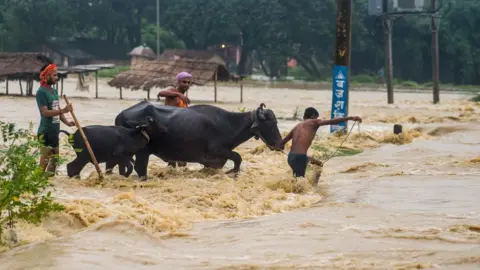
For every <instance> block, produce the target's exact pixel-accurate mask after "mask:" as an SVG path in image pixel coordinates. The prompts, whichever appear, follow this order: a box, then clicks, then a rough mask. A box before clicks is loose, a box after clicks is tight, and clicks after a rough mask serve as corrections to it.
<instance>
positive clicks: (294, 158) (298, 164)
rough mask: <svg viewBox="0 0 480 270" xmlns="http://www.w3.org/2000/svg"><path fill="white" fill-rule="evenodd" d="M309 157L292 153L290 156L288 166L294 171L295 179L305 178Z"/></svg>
mask: <svg viewBox="0 0 480 270" xmlns="http://www.w3.org/2000/svg"><path fill="white" fill-rule="evenodd" d="M307 164H308V157H307V155H306V154H297V153H292V152H290V153H289V154H288V165H290V168H292V170H293V175H294V176H295V177H305V171H306V170H307Z"/></svg>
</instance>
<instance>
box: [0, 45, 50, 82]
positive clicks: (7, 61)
mask: <svg viewBox="0 0 480 270" xmlns="http://www.w3.org/2000/svg"><path fill="white" fill-rule="evenodd" d="M52 62H53V61H52V60H51V59H50V58H48V57H46V56H45V55H43V54H41V53H36V52H21V53H5V52H2V53H0V81H4V80H5V79H8V80H28V79H34V80H39V76H40V69H41V68H42V67H43V66H44V65H46V64H49V63H52Z"/></svg>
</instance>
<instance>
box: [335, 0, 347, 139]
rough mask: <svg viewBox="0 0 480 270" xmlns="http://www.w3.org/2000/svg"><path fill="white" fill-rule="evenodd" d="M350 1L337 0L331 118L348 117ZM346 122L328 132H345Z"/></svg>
mask: <svg viewBox="0 0 480 270" xmlns="http://www.w3.org/2000/svg"><path fill="white" fill-rule="evenodd" d="M351 26H352V0H337V19H336V35H335V36H336V38H335V56H334V61H335V62H334V67H333V78H332V109H331V118H332V119H334V118H338V117H346V116H348V107H349V102H348V98H349V89H348V88H349V82H350V45H351V40H352V34H351V28H352V27H351ZM346 129H347V121H345V122H343V123H340V124H338V125H331V126H330V132H331V133H333V132H337V131H343V132H346Z"/></svg>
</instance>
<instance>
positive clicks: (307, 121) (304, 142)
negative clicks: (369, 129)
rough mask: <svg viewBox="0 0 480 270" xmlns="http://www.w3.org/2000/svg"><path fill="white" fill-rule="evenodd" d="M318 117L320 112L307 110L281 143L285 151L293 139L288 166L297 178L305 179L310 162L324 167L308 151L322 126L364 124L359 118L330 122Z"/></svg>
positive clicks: (310, 108) (337, 119) (352, 117)
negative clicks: (346, 122)
mask: <svg viewBox="0 0 480 270" xmlns="http://www.w3.org/2000/svg"><path fill="white" fill-rule="evenodd" d="M318 117H319V114H318V111H317V110H315V109H314V108H312V107H309V108H307V109H305V112H304V114H303V122H301V123H299V124H297V125H296V126H295V127H294V128H293V129H292V131H290V133H289V134H288V135H287V136H286V137H285V138H283V140H282V141H281V142H280V145H279V147H280V149H283V148H284V147H285V144H286V143H287V142H288V141H290V140H291V139H292V138H293V140H292V147H291V149H290V153H289V154H288V165H290V167H291V168H292V170H293V175H294V176H295V177H305V171H306V169H307V164H308V162H309V161H310V162H311V163H313V164H316V165H320V166H323V164H322V162H321V161H318V160H315V159H313V158H312V157H309V156H307V151H308V149H309V148H310V145H311V144H312V141H313V139H314V138H315V134H316V133H317V130H318V128H319V127H320V126H327V125H335V124H339V123H342V122H344V121H348V120H351V121H359V122H360V123H361V122H362V119H361V118H360V117H358V116H349V117H339V118H334V119H330V120H321V119H317V118H318Z"/></svg>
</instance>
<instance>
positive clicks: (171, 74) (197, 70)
mask: <svg viewBox="0 0 480 270" xmlns="http://www.w3.org/2000/svg"><path fill="white" fill-rule="evenodd" d="M182 71H186V72H188V73H190V74H192V76H193V83H194V84H197V85H204V84H205V83H206V82H207V81H211V80H214V76H215V72H218V77H217V79H218V80H219V81H225V80H229V78H230V74H229V72H228V70H227V68H226V67H225V66H223V65H219V64H217V63H210V62H202V61H195V60H187V59H183V60H154V61H146V62H143V63H140V64H137V65H134V66H132V69H131V70H128V71H125V72H122V73H119V74H117V75H116V76H115V77H114V78H113V79H112V80H111V81H110V82H108V84H109V85H110V86H113V87H116V88H120V87H122V88H127V89H132V90H139V89H143V90H149V89H151V88H153V87H161V88H163V87H167V86H170V85H172V84H174V82H175V76H176V75H177V74H178V73H180V72H182Z"/></svg>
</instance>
